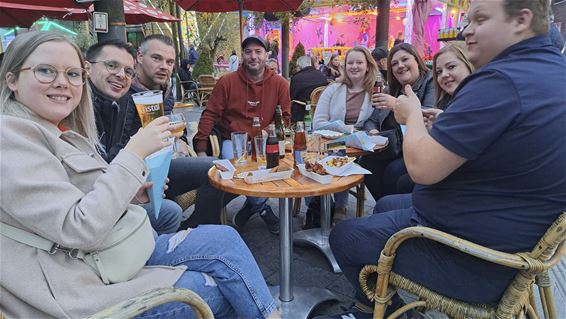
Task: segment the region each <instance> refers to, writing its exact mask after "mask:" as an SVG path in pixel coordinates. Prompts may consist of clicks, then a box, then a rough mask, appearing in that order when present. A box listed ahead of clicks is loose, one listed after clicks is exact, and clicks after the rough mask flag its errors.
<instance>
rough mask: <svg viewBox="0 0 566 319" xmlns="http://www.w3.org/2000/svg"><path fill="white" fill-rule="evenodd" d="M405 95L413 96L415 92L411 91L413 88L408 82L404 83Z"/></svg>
mask: <svg viewBox="0 0 566 319" xmlns="http://www.w3.org/2000/svg"><path fill="white" fill-rule="evenodd" d="M405 95H406V96H415V92H413V88H412V87H411V85H410V84H407V85H405Z"/></svg>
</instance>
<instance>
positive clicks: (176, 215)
mask: <svg viewBox="0 0 566 319" xmlns="http://www.w3.org/2000/svg"><path fill="white" fill-rule="evenodd" d="M142 207H143V208H145V210H146V211H147V214H148V216H149V222H150V223H151V226H152V227H153V229H155V231H156V232H157V233H158V234H160V235H161V234H170V233H174V232H176V231H177V229H179V225H180V224H181V217H182V214H183V209H181V206H179V205H178V204H177V203H175V202H174V201H172V200H168V199H163V203H162V204H161V209H160V210H159V217H158V218H157V219H156V218H155V213H154V211H153V208H152V207H153V206H152V204H151V203H148V204H143V205H142Z"/></svg>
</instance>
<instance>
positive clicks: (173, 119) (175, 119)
mask: <svg viewBox="0 0 566 319" xmlns="http://www.w3.org/2000/svg"><path fill="white" fill-rule="evenodd" d="M167 117H168V118H169V126H178V125H179V124H183V125H181V126H180V127H179V128H175V129H171V134H172V135H173V158H177V157H185V156H187V154H185V153H183V152H181V151H179V148H178V147H177V143H178V142H179V137H181V136H183V133H184V131H185V126H186V125H187V124H186V122H185V115H184V114H183V113H172V114H168V115H167Z"/></svg>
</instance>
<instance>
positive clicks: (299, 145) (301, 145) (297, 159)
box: [293, 121, 307, 169]
mask: <svg viewBox="0 0 566 319" xmlns="http://www.w3.org/2000/svg"><path fill="white" fill-rule="evenodd" d="M306 151H307V139H306V137H305V127H304V124H303V122H301V121H299V122H297V130H296V131H295V141H294V143H293V159H294V161H293V167H295V169H296V168H297V164H304V161H303V155H304V154H303V153H305V152H306Z"/></svg>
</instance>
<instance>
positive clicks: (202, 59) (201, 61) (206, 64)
mask: <svg viewBox="0 0 566 319" xmlns="http://www.w3.org/2000/svg"><path fill="white" fill-rule="evenodd" d="M198 51H199V53H200V56H199V58H198V60H197V63H196V64H195V66H194V68H193V79H195V80H196V79H198V77H199V75H201V74H212V72H213V71H214V66H213V65H212V64H213V63H214V60H213V59H212V53H211V52H210V49H209V48H208V47H207V46H206V45H201V46H200V47H199V48H198Z"/></svg>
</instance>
